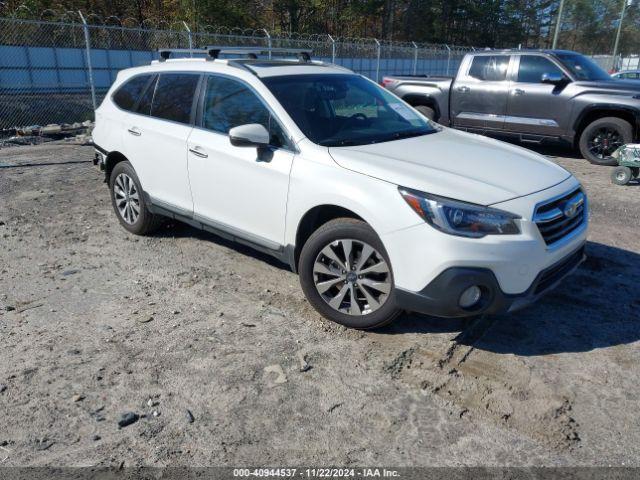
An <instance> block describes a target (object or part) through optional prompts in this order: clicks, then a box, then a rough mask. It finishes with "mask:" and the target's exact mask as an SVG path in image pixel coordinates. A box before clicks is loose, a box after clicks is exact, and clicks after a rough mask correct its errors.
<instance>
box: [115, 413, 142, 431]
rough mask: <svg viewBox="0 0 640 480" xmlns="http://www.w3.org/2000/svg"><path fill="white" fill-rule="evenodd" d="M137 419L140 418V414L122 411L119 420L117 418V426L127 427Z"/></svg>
mask: <svg viewBox="0 0 640 480" xmlns="http://www.w3.org/2000/svg"><path fill="white" fill-rule="evenodd" d="M138 420H140V415H138V414H137V413H134V412H127V413H123V414H122V416H121V417H120V420H118V427H120V428H124V427H128V426H129V425H132V424H134V423H136V422H137V421H138Z"/></svg>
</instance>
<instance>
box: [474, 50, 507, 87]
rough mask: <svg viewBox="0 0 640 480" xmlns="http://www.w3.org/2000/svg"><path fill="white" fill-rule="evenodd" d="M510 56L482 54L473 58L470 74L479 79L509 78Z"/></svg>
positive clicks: (496, 79)
mask: <svg viewBox="0 0 640 480" xmlns="http://www.w3.org/2000/svg"><path fill="white" fill-rule="evenodd" d="M508 67H509V56H507V55H496V56H493V55H480V56H477V57H474V58H473V61H472V62H471V68H470V69H469V76H470V77H473V78H477V79H478V80H488V81H494V82H495V81H501V80H505V79H506V78H507V68H508Z"/></svg>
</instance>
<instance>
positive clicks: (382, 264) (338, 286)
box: [298, 218, 400, 330]
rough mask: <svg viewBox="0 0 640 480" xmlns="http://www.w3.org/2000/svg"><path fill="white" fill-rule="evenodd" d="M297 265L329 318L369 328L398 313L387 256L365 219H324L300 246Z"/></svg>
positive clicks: (312, 298)
mask: <svg viewBox="0 0 640 480" xmlns="http://www.w3.org/2000/svg"><path fill="white" fill-rule="evenodd" d="M298 266H299V272H300V284H301V285H302V290H303V291H304V293H305V295H306V297H307V299H308V300H309V303H311V305H312V306H313V307H314V308H315V309H316V310H317V311H318V312H319V313H321V314H322V315H323V316H324V317H326V318H328V319H329V320H332V321H334V322H336V323H339V324H341V325H344V326H346V327H350V328H357V329H363V330H369V329H373V328H379V327H382V326H383V325H386V324H388V323H390V322H391V321H393V320H394V319H395V318H396V317H397V316H398V314H399V313H400V311H399V310H398V309H397V308H396V306H395V290H394V282H393V272H392V270H391V264H390V262H389V257H388V255H387V252H386V251H385V249H384V246H383V245H382V242H381V241H380V238H379V237H378V235H376V233H375V232H374V231H373V229H372V228H371V227H370V226H369V225H367V224H366V223H365V222H362V221H360V220H356V219H352V218H339V219H336V220H331V221H329V222H327V223H325V224H324V225H322V226H321V227H320V228H319V229H318V230H316V231H315V232H314V233H313V234H312V235H311V237H309V239H308V240H307V242H306V243H305V244H304V246H303V247H302V252H301V253H300V261H299V264H298Z"/></svg>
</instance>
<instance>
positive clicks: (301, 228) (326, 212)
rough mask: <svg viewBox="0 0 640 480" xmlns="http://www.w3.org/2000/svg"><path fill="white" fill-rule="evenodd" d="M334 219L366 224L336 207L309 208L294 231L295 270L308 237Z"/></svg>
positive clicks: (352, 213)
mask: <svg viewBox="0 0 640 480" xmlns="http://www.w3.org/2000/svg"><path fill="white" fill-rule="evenodd" d="M336 218H355V219H357V220H361V221H363V222H365V223H367V221H366V220H365V219H363V218H362V217H361V216H360V215H358V214H357V213H355V212H353V211H352V210H349V209H347V208H344V207H340V206H338V205H330V204H327V205H317V206H315V207H313V208H311V209H310V210H309V211H307V212H306V213H305V214H304V215H303V216H302V218H301V219H300V222H299V223H298V228H297V230H296V243H295V250H294V265H295V267H296V270H297V269H298V261H299V260H300V252H301V251H302V247H303V246H304V244H305V243H306V241H307V240H308V239H309V237H310V236H311V235H312V234H313V232H315V231H316V230H317V229H318V228H320V227H321V226H322V225H324V224H325V223H327V222H329V221H331V220H334V219H336Z"/></svg>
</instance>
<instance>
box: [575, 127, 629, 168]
mask: <svg viewBox="0 0 640 480" xmlns="http://www.w3.org/2000/svg"><path fill="white" fill-rule="evenodd" d="M632 141H633V128H632V127H631V124H630V123H629V122H627V121H626V120H623V119H621V118H617V117H604V118H599V119H597V120H595V121H593V122H591V123H590V124H589V125H587V127H586V128H585V129H584V131H583V132H582V134H581V135H580V142H579V147H580V153H582V156H583V157H584V158H586V159H587V160H589V161H590V162H591V163H593V164H594V165H616V164H617V162H616V160H615V159H614V158H613V156H612V155H613V152H615V151H616V150H617V149H618V148H619V147H621V146H622V145H624V144H626V143H631V142H632Z"/></svg>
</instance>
